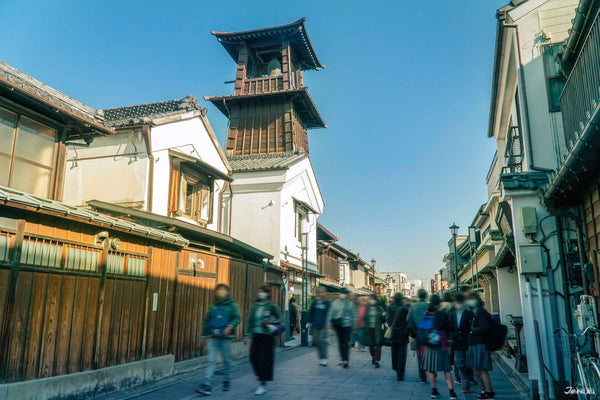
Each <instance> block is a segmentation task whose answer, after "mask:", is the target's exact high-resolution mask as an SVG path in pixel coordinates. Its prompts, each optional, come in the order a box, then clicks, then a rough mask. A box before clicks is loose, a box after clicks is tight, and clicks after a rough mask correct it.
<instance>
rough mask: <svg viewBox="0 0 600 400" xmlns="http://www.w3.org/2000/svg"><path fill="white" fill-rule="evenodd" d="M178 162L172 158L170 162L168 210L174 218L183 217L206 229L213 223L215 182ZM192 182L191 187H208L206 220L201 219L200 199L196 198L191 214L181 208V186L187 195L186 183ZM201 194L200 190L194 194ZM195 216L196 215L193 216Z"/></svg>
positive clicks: (182, 200)
mask: <svg viewBox="0 0 600 400" xmlns="http://www.w3.org/2000/svg"><path fill="white" fill-rule="evenodd" d="M182 164H183V163H182V162H181V161H180V160H177V159H175V158H172V160H171V182H170V183H169V185H170V190H169V197H170V198H169V203H170V207H169V208H170V210H171V213H172V214H173V215H174V216H177V217H185V218H188V219H191V220H193V221H195V222H197V223H198V224H200V225H201V226H204V227H206V226H207V225H209V224H212V223H213V221H214V214H215V213H214V197H215V182H214V179H213V178H209V177H208V176H206V175H204V174H202V173H200V172H198V171H195V170H194V169H193V168H189V167H187V166H185V164H184V165H182ZM190 181H192V182H193V183H192V185H200V187H201V186H206V187H208V216H207V218H206V219H204V218H202V215H201V211H202V207H201V204H202V198H198V197H196V199H195V205H193V206H192V212H191V213H187V212H186V210H185V209H184V208H182V205H183V202H184V201H185V200H184V199H183V198H182V196H183V193H184V191H183V189H184V188H183V185H184V184H185V185H186V188H185V193H187V182H190ZM200 192H201V189H200V190H198V191H197V192H196V196H198V194H199V193H200ZM194 214H196V215H194Z"/></svg>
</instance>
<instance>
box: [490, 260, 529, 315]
mask: <svg viewBox="0 0 600 400" xmlns="http://www.w3.org/2000/svg"><path fill="white" fill-rule="evenodd" d="M496 278H497V281H498V304H499V305H500V318H501V319H502V321H503V323H506V316H507V315H509V314H511V315H515V316H522V315H523V309H522V308H521V293H520V292H519V274H518V272H517V270H516V268H515V270H513V272H512V273H509V272H508V268H498V269H496Z"/></svg>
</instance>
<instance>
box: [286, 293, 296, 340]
mask: <svg viewBox="0 0 600 400" xmlns="http://www.w3.org/2000/svg"><path fill="white" fill-rule="evenodd" d="M288 310H289V312H290V338H291V339H293V338H294V332H296V327H297V326H298V307H296V299H295V298H293V297H290V301H289V302H288Z"/></svg>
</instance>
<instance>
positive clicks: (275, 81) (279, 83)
mask: <svg viewBox="0 0 600 400" xmlns="http://www.w3.org/2000/svg"><path fill="white" fill-rule="evenodd" d="M281 90H283V76H282V75H279V76H265V77H262V78H253V79H246V80H244V83H243V86H242V94H264V93H273V92H279V91H281Z"/></svg>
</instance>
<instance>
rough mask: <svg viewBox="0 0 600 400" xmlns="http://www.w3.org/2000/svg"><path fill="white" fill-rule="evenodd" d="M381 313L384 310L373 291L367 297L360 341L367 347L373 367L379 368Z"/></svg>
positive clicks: (381, 335) (381, 337)
mask: <svg viewBox="0 0 600 400" xmlns="http://www.w3.org/2000/svg"><path fill="white" fill-rule="evenodd" d="M383 313H384V311H383V308H382V307H381V305H380V303H379V299H378V298H377V295H376V294H375V293H373V294H372V295H371V296H370V298H369V302H368V305H367V309H366V310H365V315H364V332H363V338H362V343H363V344H364V345H365V346H367V347H369V353H370V354H371V364H373V365H374V366H375V368H379V367H380V362H381V343H382V339H383V332H382V331H381V326H382V325H383Z"/></svg>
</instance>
